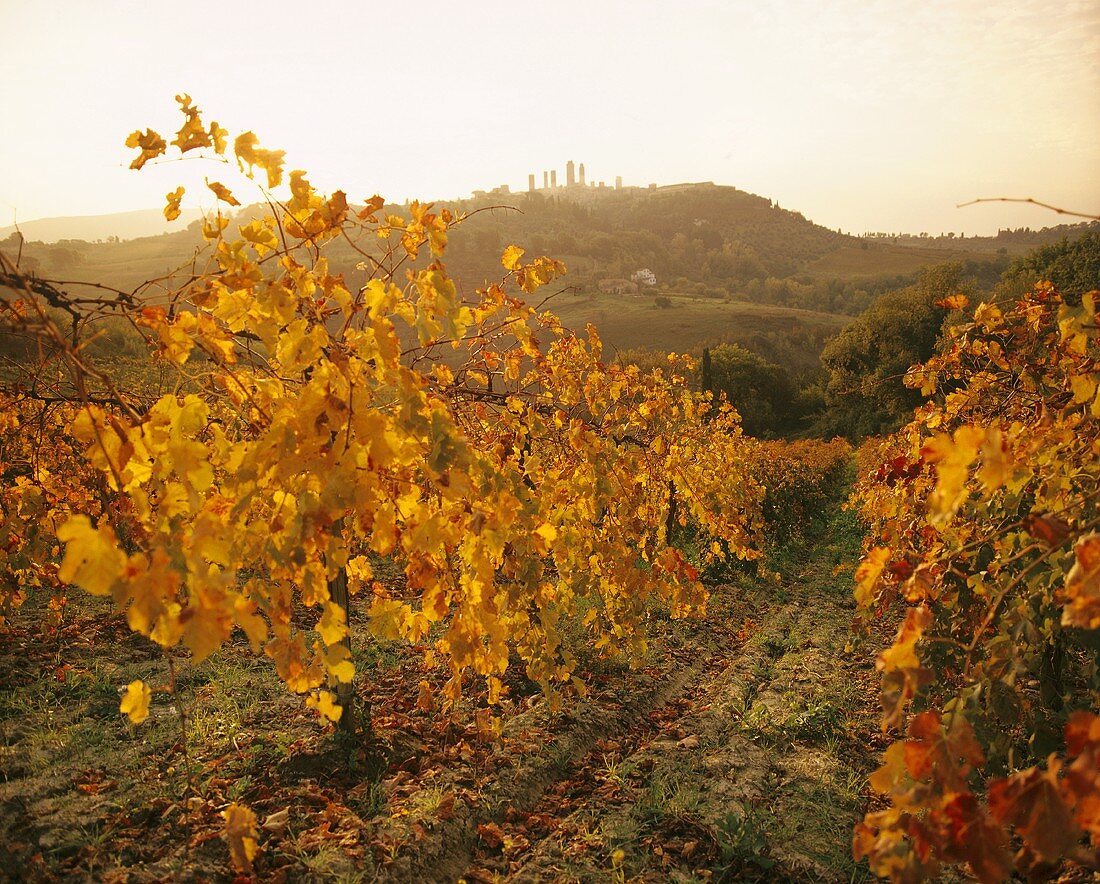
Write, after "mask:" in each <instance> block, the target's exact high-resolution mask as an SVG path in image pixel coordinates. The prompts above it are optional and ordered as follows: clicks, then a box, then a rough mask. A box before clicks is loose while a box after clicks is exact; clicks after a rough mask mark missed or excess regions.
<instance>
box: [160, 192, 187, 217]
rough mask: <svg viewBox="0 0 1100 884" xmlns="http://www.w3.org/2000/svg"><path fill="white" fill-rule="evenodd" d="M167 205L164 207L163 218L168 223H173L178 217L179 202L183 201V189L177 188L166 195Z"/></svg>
mask: <svg viewBox="0 0 1100 884" xmlns="http://www.w3.org/2000/svg"><path fill="white" fill-rule="evenodd" d="M167 199H168V204H167V205H166V206H165V207H164V217H165V218H166V219H167V220H168V221H175V220H176V219H177V218H178V217H179V216H180V201H181V200H182V199H183V188H182V187H177V188H176V189H175V190H173V191H172V192H171V193H169V194H168V195H167Z"/></svg>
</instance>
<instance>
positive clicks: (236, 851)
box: [222, 802, 259, 874]
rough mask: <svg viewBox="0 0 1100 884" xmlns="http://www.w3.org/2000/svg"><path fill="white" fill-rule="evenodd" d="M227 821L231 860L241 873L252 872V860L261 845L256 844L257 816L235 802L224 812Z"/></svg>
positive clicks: (226, 838) (226, 830)
mask: <svg viewBox="0 0 1100 884" xmlns="http://www.w3.org/2000/svg"><path fill="white" fill-rule="evenodd" d="M222 819H224V820H225V840H226V841H227V842H228V843H229V859H230V862H232V864H233V868H234V869H236V870H237V871H239V872H247V873H249V874H251V872H252V860H253V859H255V858H256V852H257V850H258V849H259V845H258V843H257V842H256V814H254V813H253V812H252V811H251V810H249V808H247V807H245V806H244V805H243V804H237V803H236V802H234V803H233V804H230V805H229V807H227V808H226V809H225V810H223V811H222Z"/></svg>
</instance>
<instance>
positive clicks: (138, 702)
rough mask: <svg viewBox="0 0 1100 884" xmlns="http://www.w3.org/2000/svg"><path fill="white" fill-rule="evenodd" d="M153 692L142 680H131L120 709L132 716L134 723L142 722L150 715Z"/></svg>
mask: <svg viewBox="0 0 1100 884" xmlns="http://www.w3.org/2000/svg"><path fill="white" fill-rule="evenodd" d="M152 698H153V692H152V691H150V690H149V688H148V687H147V686H146V685H145V684H144V683H143V682H142V681H140V680H138V681H132V682H130V684H129V686H128V687H127V688H126V694H125V696H123V698H122V703H121V704H120V705H119V707H118V711H119V712H121V713H122V714H123V715H128V716H129V717H130V722H131V723H132V724H141V723H142V722H143V721H145V719H146V718H148V717H149V701H150V700H152Z"/></svg>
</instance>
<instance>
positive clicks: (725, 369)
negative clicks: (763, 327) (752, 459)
mask: <svg viewBox="0 0 1100 884" xmlns="http://www.w3.org/2000/svg"><path fill="white" fill-rule="evenodd" d="M703 352H704V357H703V358H704V362H703V369H704V372H705V373H706V375H707V376H709V379H710V380H709V384H710V386H704V389H706V390H708V391H710V392H712V393H714V394H715V395H719V394H720V395H723V396H725V398H726V399H727V400H728V401H729V402H730V404H732V405H733V406H734V408H736V409H737V411H738V413H739V414H740V415H741V421H742V425H743V427H744V429H745V432H746V433H749V434H750V435H753V436H762V435H766V434H775V433H779V432H781V431H782V430H783V429H784V428H785V427H786V426H787V425H788V422H789V420H790V418H791V405H792V400H793V399H794V395H795V391H794V385H793V384H792V383H791V379H790V376H789V375H788V374H787V371H786V370H785V369H783V368H782V367H780V366H778V365H775V364H774V363H771V362H768V361H767V360H766V359H764V358H763V357H762V356H758V355H757V354H755V353H753V352H752V351H750V350H746V349H745V348H744V347H741V346H738V345H737V344H720V345H718V346H717V347H714V348H711V349H709V350H704V351H703ZM700 383H701V385H702V377H701V379H700Z"/></svg>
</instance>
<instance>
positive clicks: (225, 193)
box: [206, 181, 241, 206]
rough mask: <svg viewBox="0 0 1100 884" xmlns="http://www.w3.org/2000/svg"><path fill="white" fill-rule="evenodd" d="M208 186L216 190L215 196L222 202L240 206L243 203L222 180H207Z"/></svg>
mask: <svg viewBox="0 0 1100 884" xmlns="http://www.w3.org/2000/svg"><path fill="white" fill-rule="evenodd" d="M206 186H207V187H209V188H210V189H211V190H212V191H213V192H214V196H216V197H217V198H218V199H220V200H221V201H222V202H224V203H229V205H231V206H239V205H240V204H241V201H240V200H238V199H237V198H236V197H235V196H233V193H232V192H231V191H230V189H229V188H228V187H226V186H225V185H224V184H222V183H221V182H220V181H207V182H206Z"/></svg>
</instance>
